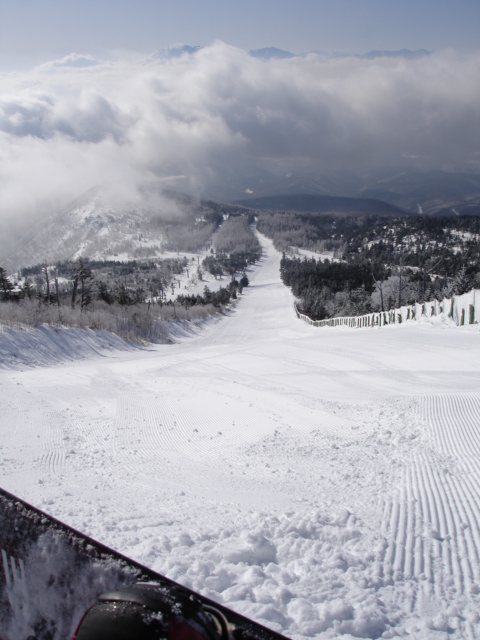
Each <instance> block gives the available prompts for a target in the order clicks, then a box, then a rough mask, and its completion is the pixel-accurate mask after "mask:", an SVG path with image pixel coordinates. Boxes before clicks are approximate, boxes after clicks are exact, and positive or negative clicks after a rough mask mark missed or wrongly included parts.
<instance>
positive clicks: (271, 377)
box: [0, 238, 480, 639]
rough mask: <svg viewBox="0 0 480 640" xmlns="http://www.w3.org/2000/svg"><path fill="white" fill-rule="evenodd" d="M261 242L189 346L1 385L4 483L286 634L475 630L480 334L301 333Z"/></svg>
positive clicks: (274, 259)
mask: <svg viewBox="0 0 480 640" xmlns="http://www.w3.org/2000/svg"><path fill="white" fill-rule="evenodd" d="M261 240H262V243H263V246H264V257H263V258H262V261H261V263H260V264H259V265H258V266H257V267H255V269H253V270H251V272H249V278H250V281H251V286H250V287H248V289H246V290H245V295H244V296H243V297H242V299H241V300H240V302H239V304H238V306H237V308H236V310H235V311H234V312H233V314H232V315H231V316H230V317H225V318H223V319H222V320H221V321H220V322H217V323H215V324H214V325H210V326H208V327H207V328H206V329H205V331H203V332H201V333H200V334H199V335H197V336H196V337H192V338H191V339H184V340H183V341H182V342H180V343H179V344H175V345H160V346H155V347H152V349H151V350H142V351H133V352H132V351H129V352H119V351H115V352H112V355H111V356H108V357H92V356H91V355H89V356H88V358H87V359H84V360H82V361H77V362H74V363H72V362H69V363H64V364H58V365H51V366H48V367H36V368H24V370H23V371H19V370H18V369H17V370H12V369H11V370H4V371H2V372H0V403H1V405H0V406H1V408H2V410H1V412H0V456H1V484H2V485H3V486H4V487H5V488H6V489H7V490H9V491H11V492H13V493H16V494H18V495H19V496H21V497H23V498H25V499H27V500H29V501H30V502H33V503H34V504H36V505H38V506H39V507H41V508H42V509H44V510H47V511H49V512H50V513H52V515H54V516H56V517H58V518H60V519H63V520H64V521H66V522H68V523H69V524H71V525H73V526H74V527H76V528H77V529H80V530H82V531H84V532H85V533H87V534H89V535H91V536H94V537H96V538H98V539H99V540H101V541H102V542H105V543H107V544H108V545H110V546H112V547H114V548H116V549H118V550H119V551H121V552H123V553H125V554H128V555H130V556H132V557H134V558H135V559H137V560H139V561H141V562H142V563H144V564H147V565H149V566H151V567H152V568H153V569H155V570H157V571H160V572H163V573H165V574H166V575H168V576H170V577H172V578H173V579H175V580H177V581H180V582H182V583H184V584H186V585H188V586H189V587H192V588H194V589H197V590H200V591H202V592H203V593H204V594H206V595H207V596H209V597H213V598H215V599H217V600H218V601H221V602H223V603H225V604H226V605H228V606H230V607H232V608H235V609H237V610H238V611H240V612H241V613H243V614H245V615H248V616H250V617H253V618H255V619H257V620H259V621H260V622H262V623H265V624H267V625H270V626H271V627H273V628H274V629H276V630H278V631H281V632H283V633H284V634H285V635H287V636H290V637H293V638H304V637H317V638H337V637H344V638H351V637H367V638H370V637H372V638H376V637H383V638H391V637H396V636H400V637H407V636H408V637H409V638H422V639H423V638H446V637H448V638H478V637H480V469H479V463H478V460H479V457H480V375H479V373H480V358H479V341H480V332H479V330H478V326H477V325H475V326H466V327H452V326H449V325H448V324H438V323H437V324H430V323H427V322H425V323H403V324H401V325H394V326H387V327H383V328H382V329H380V330H378V329H372V328H365V329H348V328H335V329H333V328H328V327H326V328H323V329H321V330H320V329H318V328H314V327H311V326H309V325H307V324H306V323H304V322H301V321H300V320H298V319H297V318H296V317H295V314H294V311H293V305H292V303H293V299H292V296H291V293H290V292H289V290H288V289H286V288H285V287H284V286H283V285H282V284H281V282H280V279H279V259H280V258H279V255H278V253H277V252H276V251H275V250H274V249H273V248H272V246H271V243H270V242H269V241H268V240H266V239H264V238H262V239H261Z"/></svg>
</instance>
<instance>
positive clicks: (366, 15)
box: [0, 0, 480, 69]
mask: <svg viewBox="0 0 480 640" xmlns="http://www.w3.org/2000/svg"><path fill="white" fill-rule="evenodd" d="M479 34H480V2H479V0H455V1H454V0H416V1H415V0H295V1H293V0H241V1H240V0H201V2H200V1H199V0H135V1H133V0H0V56H1V57H0V68H1V69H12V68H16V67H19V68H26V67H28V66H31V65H32V64H38V63H40V62H43V61H45V60H51V59H55V58H59V57H63V56H65V55H67V54H68V53H71V52H74V51H75V52H77V53H90V54H93V55H96V56H109V55H112V54H113V53H119V52H121V51H134V52H145V53H148V52H151V51H154V50H156V49H159V48H163V47H166V46H168V45H169V44H174V43H177V42H185V43H187V44H191V45H207V44H210V43H212V42H213V41H214V40H216V39H220V40H223V41H225V42H227V43H228V44H231V45H234V46H237V47H241V48H245V49H254V48H260V47H265V46H277V47H279V48H282V49H287V50H289V51H292V52H294V53H301V52H303V51H308V50H325V51H342V52H355V53H362V52H366V51H369V50H372V49H400V48H404V47H405V48H409V49H418V48H426V49H430V50H439V49H447V48H453V49H455V50H457V51H472V50H476V49H478V48H479V45H480V35H479Z"/></svg>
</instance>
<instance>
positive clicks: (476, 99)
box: [0, 42, 480, 228]
mask: <svg viewBox="0 0 480 640" xmlns="http://www.w3.org/2000/svg"><path fill="white" fill-rule="evenodd" d="M2 86H3V92H2V94H1V95H0V224H2V225H4V228H8V227H9V225H10V227H12V225H16V224H18V222H19V220H25V219H31V216H35V217H37V218H38V217H39V216H42V215H45V214H46V213H48V212H52V211H53V210H55V208H58V207H59V206H62V205H65V203H66V202H68V201H71V200H72V199H74V198H75V197H77V196H79V195H81V194H82V193H84V192H85V191H86V190H87V189H89V188H91V187H93V186H97V185H100V184H102V185H103V184H108V185H110V187H111V192H112V194H115V195H116V196H117V200H118V202H133V201H134V199H135V197H136V195H137V194H138V189H139V187H141V186H142V185H143V184H145V182H149V181H152V180H160V181H161V184H164V185H166V186H174V185H179V187H180V188H183V189H188V190H189V191H198V192H199V193H200V192H202V193H208V192H209V190H210V191H211V192H212V193H213V192H214V191H215V185H219V184H222V183H233V182H236V183H237V184H240V185H242V184H243V187H244V189H246V188H248V187H249V184H248V179H247V178H245V181H244V183H242V180H241V179H240V178H241V176H242V175H245V176H246V175H247V172H248V170H255V169H256V168H259V167H263V168H270V169H271V168H275V169H276V170H281V171H283V172H285V173H286V172H288V171H290V170H294V169H295V167H298V166H300V165H301V166H303V167H305V166H312V167H315V168H316V170H318V172H319V173H321V172H322V171H327V170H328V171H330V172H331V171H332V170H342V171H355V172H357V173H361V172H363V171H366V170H369V169H372V168H375V167H376V166H385V165H396V164H400V163H405V162H411V163H419V162H420V163H422V166H425V167H428V168H440V167H441V168H446V169H456V170H472V169H474V170H477V169H478V168H479V166H480V162H479V161H480V53H477V54H471V55H458V54H456V53H454V52H443V53H437V54H433V55H431V56H426V57H424V58H420V59H418V60H407V59H401V58H400V59H391V58H390V59H388V58H378V59H374V60H366V59H358V58H341V59H333V60H325V59H322V58H319V57H317V56H315V55H312V56H308V57H306V58H292V59H289V60H270V61H268V62H267V61H263V60H258V59H255V58H253V57H252V56H249V55H248V54H247V53H245V52H243V51H241V50H239V49H236V48H234V47H231V46H228V45H226V44H224V43H222V42H217V43H214V44H213V45H211V46H209V47H206V48H204V49H202V50H201V51H199V52H197V53H196V54H195V55H192V56H184V57H182V58H180V59H173V60H167V61H165V60H164V61H161V60H156V59H148V60H145V59H144V60H139V61H138V62H132V61H125V62H99V61H97V60H94V59H93V58H91V57H89V56H86V55H85V56H81V55H76V54H72V55H70V56H67V57H66V58H64V59H63V60H60V61H56V62H52V63H47V64H44V65H42V66H40V67H38V68H37V69H35V70H34V71H32V72H30V73H21V74H20V73H11V74H3V77H2ZM5 225H6V226H5Z"/></svg>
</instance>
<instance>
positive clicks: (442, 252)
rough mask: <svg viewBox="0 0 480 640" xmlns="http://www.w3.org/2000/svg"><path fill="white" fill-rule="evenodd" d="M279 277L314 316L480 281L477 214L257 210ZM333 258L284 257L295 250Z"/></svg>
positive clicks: (382, 306)
mask: <svg viewBox="0 0 480 640" xmlns="http://www.w3.org/2000/svg"><path fill="white" fill-rule="evenodd" d="M258 228H259V230H261V231H262V232H263V233H265V234H266V235H269V236H270V237H271V238H272V239H273V241H274V243H275V246H276V247H277V248H278V249H280V250H282V251H284V257H283V259H282V267H281V270H282V278H283V280H284V282H285V284H287V285H289V286H291V287H292V291H293V292H294V294H295V295H296V296H297V297H298V298H299V299H300V300H301V307H302V309H303V311H304V312H305V313H307V314H308V315H310V316H311V317H312V318H314V319H323V318H326V317H332V316H344V315H357V314H363V313H367V312H369V311H377V310H387V309H389V308H392V307H395V306H401V305H403V304H411V303H413V302H415V301H417V302H423V301H425V300H429V299H432V298H433V297H437V298H441V297H443V296H450V295H452V293H464V292H465V291H468V290H469V289H471V288H474V287H479V286H480V269H479V264H480V219H479V218H477V217H473V216H463V217H462V216H460V217H455V218H452V217H448V218H440V217H436V218H431V217H426V216H411V217H398V218H397V217H395V218H392V217H389V218H385V217H374V216H369V217H363V218H358V217H355V218H348V217H343V218H334V217H333V216H315V215H296V214H281V213H278V212H277V213H273V214H261V215H260V216H259V222H258ZM298 247H300V248H306V249H309V250H313V251H317V252H322V251H327V250H330V251H332V250H334V251H335V253H334V257H335V259H333V260H324V261H323V262H322V261H321V260H315V259H311V260H306V259H305V260H299V259H291V258H289V257H288V255H287V254H292V253H293V254H294V253H295V251H296V250H297V248H298Z"/></svg>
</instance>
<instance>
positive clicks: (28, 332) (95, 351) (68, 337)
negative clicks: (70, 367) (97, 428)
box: [0, 325, 144, 369]
mask: <svg viewBox="0 0 480 640" xmlns="http://www.w3.org/2000/svg"><path fill="white" fill-rule="evenodd" d="M140 348H144V345H142V344H141V343H133V342H130V341H128V340H124V339H123V338H121V337H120V336H117V335H116V334H114V333H110V332H109V331H105V330H102V329H80V328H78V327H65V328H61V329H58V328H55V327H51V326H48V325H43V326H41V327H38V328H36V329H30V328H27V329H10V328H3V331H1V332H0V368H2V369H16V368H18V367H22V366H27V367H42V366H43V367H44V366H48V365H52V364H57V363H59V362H65V361H72V360H77V359H80V358H89V357H90V358H91V357H94V356H104V355H106V354H107V353H110V352H112V351H113V350H118V351H131V350H133V349H140Z"/></svg>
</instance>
